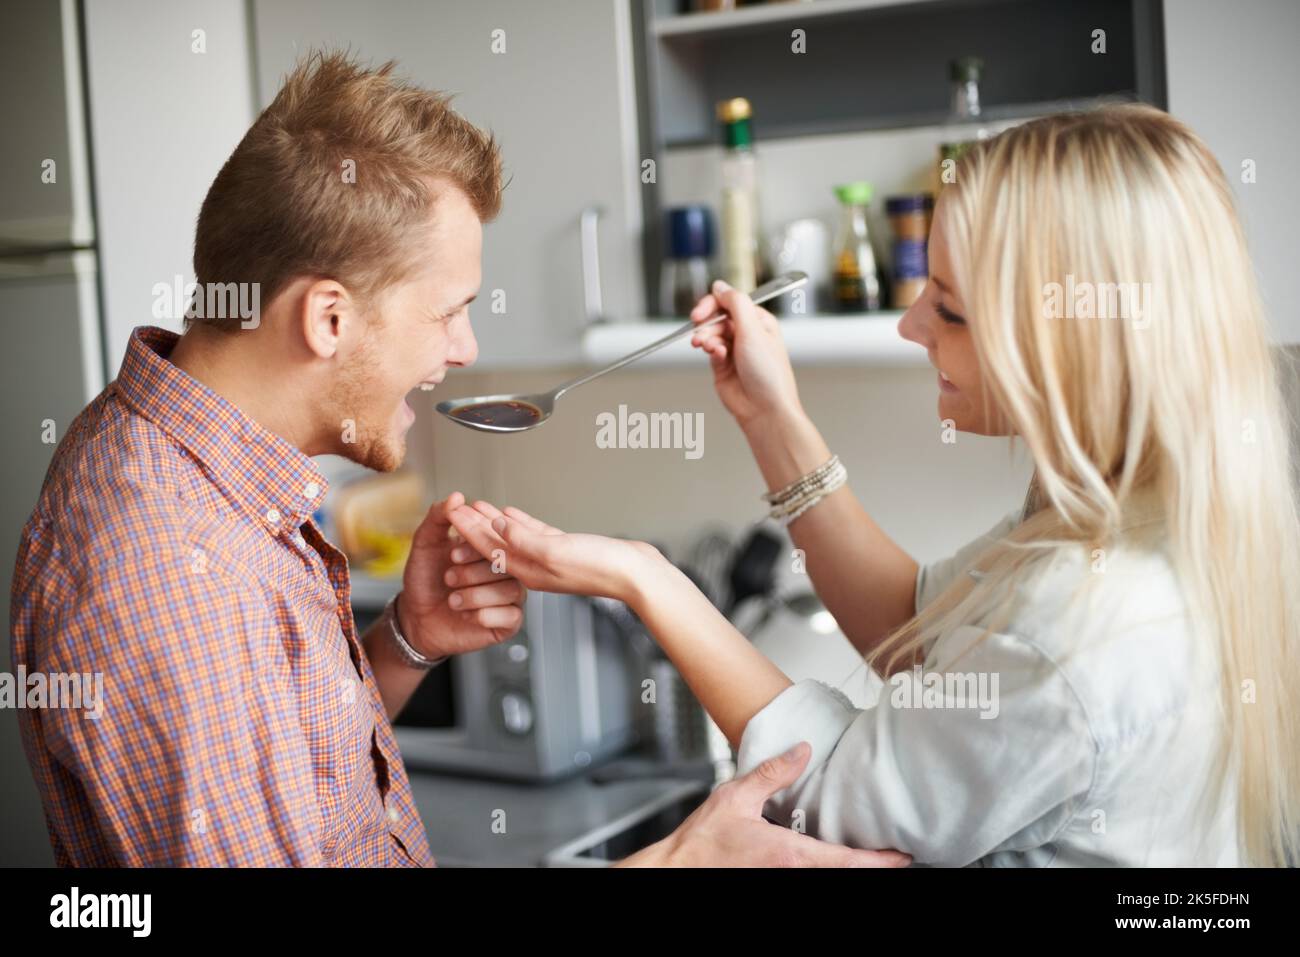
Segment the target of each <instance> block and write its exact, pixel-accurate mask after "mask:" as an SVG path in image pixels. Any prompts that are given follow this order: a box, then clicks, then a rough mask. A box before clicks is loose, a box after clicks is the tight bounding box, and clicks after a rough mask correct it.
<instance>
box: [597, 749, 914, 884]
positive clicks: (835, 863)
mask: <svg viewBox="0 0 1300 957" xmlns="http://www.w3.org/2000/svg"><path fill="white" fill-rule="evenodd" d="M811 754H812V749H811V748H810V747H809V746H808V745H807V743H804V742H800V743H799V744H797V745H795V746H794V747H793V748H791V749H790V750H789V751H787V752H786V753H785V754H783V755H781V756H780V757H776V758H772V759H771V760H768V761H764V762H763V763H762V764H760V765H759V766H758V767H756V768H755V769H754V770H753V771H751V772H749V774H746V775H745V776H744V777H742V778H737V779H736V780H734V781H729V782H727V783H726V784H724V785H722V786H721V787H719V788H718V789H717V790H716V791H714V792H713V793H712V794H711V795H709V799H708V800H707V801H705V802H704V803H703V804H702V805H701V806H700V807H698V808H697V809H696V810H695V813H694V814H692V815H691V816H690V817H688V818H687V819H686V820H685V821H683V822H682V826H681V827H679V828H678V829H677V830H676V831H674V832H673V833H672V834H670V835H668V836H667V837H666V838H664V839H663V840H662V841H660V842H659V843H657V844H652V845H650V846H649V847H647V848H646V849H645V850H643V851H638V852H637V853H636V854H633V855H632V856H631V857H629V858H626V859H624V860H622V861H620V862H619V863H618V865H617V866H618V867H904V866H906V865H907V864H910V863H911V861H912V858H911V857H909V856H908V855H906V854H902V853H899V852H898V851H858V850H853V849H852V848H848V847H841V846H840V845H838V844H827V843H825V842H823V841H819V840H816V839H815V838H811V837H809V836H808V835H806V834H797V833H795V832H794V831H791V830H788V829H787V828H784V827H779V826H777V825H775V824H769V823H768V822H767V821H765V820H763V817H762V811H763V805H764V804H765V803H766V802H767V799H768V798H769V797H771V796H772V795H773V794H775V793H776V792H777V791H780V790H781V789H782V788H787V787H789V786H790V785H791V784H793V783H794V782H795V781H796V780H798V778H799V775H800V774H802V773H803V769H804V767H805V766H806V765H807V764H808V758H809V757H810V756H811Z"/></svg>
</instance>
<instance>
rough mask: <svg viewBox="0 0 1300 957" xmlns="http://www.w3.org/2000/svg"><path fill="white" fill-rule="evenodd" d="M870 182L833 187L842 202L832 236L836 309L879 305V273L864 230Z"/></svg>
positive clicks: (858, 309)
mask: <svg viewBox="0 0 1300 957" xmlns="http://www.w3.org/2000/svg"><path fill="white" fill-rule="evenodd" d="M872 192H873V190H872V187H871V184H870V183H866V182H858V183H844V184H843V185H841V186H836V187H835V196H836V197H837V198H838V199H839V201H840V203H841V205H842V206H843V211H842V213H841V215H840V228H839V232H838V233H837V234H836V236H835V246H834V256H835V278H834V297H833V298H834V301H835V309H836V311H837V312H871V311H873V310H876V309H879V308H880V277H879V275H878V274H877V272H876V255H875V253H874V252H873V251H872V249H871V236H870V235H869V234H868V232H867V206H868V205H870V203H871V196H872Z"/></svg>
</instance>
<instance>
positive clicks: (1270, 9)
mask: <svg viewBox="0 0 1300 957" xmlns="http://www.w3.org/2000/svg"><path fill="white" fill-rule="evenodd" d="M1164 15H1165V58H1166V64H1167V66H1168V72H1169V112H1170V113H1172V114H1173V115H1174V116H1177V117H1178V118H1179V119H1181V120H1184V121H1186V122H1187V123H1188V124H1190V125H1191V127H1192V128H1193V129H1194V130H1196V132H1197V133H1199V134H1200V135H1201V137H1202V138H1203V139H1204V140H1205V142H1206V143H1207V144H1208V145H1209V147H1210V149H1212V150H1213V151H1214V154H1215V156H1216V157H1218V160H1219V163H1220V165H1221V166H1222V167H1223V169H1224V172H1226V173H1227V176H1228V182H1229V183H1231V184H1232V188H1233V191H1234V192H1235V193H1236V195H1237V202H1238V203H1239V207H1240V209H1241V214H1242V218H1243V220H1244V221H1245V226H1246V235H1247V237H1248V238H1249V240H1250V246H1251V254H1252V256H1253V258H1254V260H1255V268H1256V271H1257V272H1258V274H1259V280H1260V285H1261V287H1262V291H1263V294H1264V303H1265V306H1266V308H1267V310H1268V313H1269V318H1270V320H1271V321H1272V323H1273V330H1274V335H1275V337H1276V338H1277V341H1279V342H1284V343H1300V308H1297V306H1296V301H1295V296H1294V295H1293V292H1292V289H1291V285H1292V283H1293V281H1294V274H1295V262H1296V254H1297V252H1300V243H1297V242H1296V224H1297V223H1300V189H1297V188H1296V177H1295V158H1296V156H1297V155H1300V121H1298V118H1297V111H1296V94H1297V92H1298V91H1300V58H1297V56H1296V50H1295V45H1296V41H1297V39H1300V3H1296V2H1295V0H1240V2H1235V3H1224V2H1222V0H1166V3H1165V5H1164ZM1245 160H1253V161H1254V163H1255V176H1256V179H1255V182H1253V183H1243V182H1242V181H1241V180H1242V163H1243V161H1245Z"/></svg>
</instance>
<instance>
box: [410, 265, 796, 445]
mask: <svg viewBox="0 0 1300 957" xmlns="http://www.w3.org/2000/svg"><path fill="white" fill-rule="evenodd" d="M807 281H808V276H807V274H806V273H801V272H789V273H785V274H784V275H781V276H777V277H776V278H775V279H773V280H772V281H771V282H765V283H763V285H761V286H759V287H758V288H757V289H755V290H754V291H753V293H751V294H750V298H751V299H753V300H754V303H755V305H757V304H759V303H764V302H767V301H768V300H769V299H775V298H776V297H777V296H781V295H784V294H785V293H787V292H790V291H791V290H792V289H798V288H799V287H800V286H802V285H803V284H804V283H806V282H807ZM727 316H728V314H727V313H725V312H720V313H718V314H717V315H716V316H713V317H711V318H709V319H706V320H705V321H704V322H701V323H694V322H688V323H686V325H684V326H682V327H681V328H680V329H677V330H675V331H673V332H670V333H669V334H668V335H666V336H664V337H663V338H662V339H657V340H655V341H654V342H652V343H650V344H649V345H648V346H643V347H642V348H640V349H638V350H636V352H632V353H629V354H628V355H625V356H624V357H623V358H621V359H618V360H617V361H615V362H611V363H610V364H609V365H607V366H605V367H604V368H601V369H597V370H596V371H595V372H588V373H587V374H585V375H581V376H579V377H578V378H576V379H570V380H569V381H568V382H565V383H563V384H562V385H557V386H556V387H555V388H554V389H551V390H550V391H549V392H539V393H528V394H525V393H504V394H502V395H475V396H467V397H465V398H461V399H443V400H442V401H441V402H439V403H438V404H437V405H436V406H434V408H435V409H437V410H438V411H439V412H441V413H442V414H443V415H445V416H446V417H447V418H449V419H451V420H452V421H453V422H455V423H456V424H457V425H463V426H465V427H466V428H468V429H478V430H479V431H480V432H526V431H527V430H528V429H535V428H537V426H539V425H541V424H542V423H543V422H545V421H546V420H547V419H549V418H550V417H551V413H552V412H554V411H555V403H556V401H557V400H558V399H559V398H560V396H562V395H564V394H565V393H566V392H569V391H571V390H573V389H576V388H577V387H578V386H580V385H586V384H587V383H588V382H590V381H591V380H592V379H597V378H599V377H600V376H603V375H604V374H605V373H606V372H613V371H614V370H615V369H621V368H623V366H625V365H628V364H629V363H632V362H636V360H637V359H643V358H645V357H646V356H648V355H650V353H652V352H658V351H659V350H660V349H662V348H663V347H664V346H666V345H670V344H672V343H674V342H676V341H677V340H678V339H682V338H685V337H686V336H689V335H691V334H692V333H694V332H696V331H698V330H700V329H704V328H707V327H708V326H711V325H713V324H714V323H716V322H721V321H722V320H723V319H726V318H727Z"/></svg>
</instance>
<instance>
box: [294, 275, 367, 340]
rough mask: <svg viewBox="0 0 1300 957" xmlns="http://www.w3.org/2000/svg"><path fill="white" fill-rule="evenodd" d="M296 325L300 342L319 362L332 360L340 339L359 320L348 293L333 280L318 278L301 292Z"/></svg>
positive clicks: (350, 330)
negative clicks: (300, 333) (300, 332)
mask: <svg viewBox="0 0 1300 957" xmlns="http://www.w3.org/2000/svg"><path fill="white" fill-rule="evenodd" d="M301 310H302V311H301V314H300V315H299V317H298V319H299V324H300V326H301V329H302V337H303V342H304V343H305V344H306V346H307V348H308V349H309V350H311V352H312V353H313V354H314V355H316V356H318V357H319V358H322V359H332V358H333V357H334V356H335V355H336V354H337V353H338V350H339V345H340V343H341V342H342V341H343V337H344V336H345V335H348V334H349V333H350V332H352V331H353V330H352V328H351V327H352V326H353V325H354V324H355V323H356V322H358V321H359V318H358V316H357V312H356V306H355V304H354V303H353V301H352V297H351V296H349V295H348V291H347V290H346V289H345V288H344V287H343V286H342V285H340V284H339V283H338V282H336V281H334V280H333V279H317V280H315V281H314V282H312V284H311V285H309V286H308V287H307V289H306V291H305V292H304V293H303V297H302V306H301Z"/></svg>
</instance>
